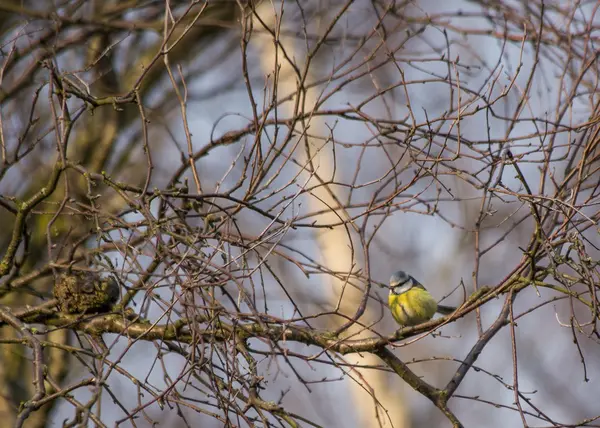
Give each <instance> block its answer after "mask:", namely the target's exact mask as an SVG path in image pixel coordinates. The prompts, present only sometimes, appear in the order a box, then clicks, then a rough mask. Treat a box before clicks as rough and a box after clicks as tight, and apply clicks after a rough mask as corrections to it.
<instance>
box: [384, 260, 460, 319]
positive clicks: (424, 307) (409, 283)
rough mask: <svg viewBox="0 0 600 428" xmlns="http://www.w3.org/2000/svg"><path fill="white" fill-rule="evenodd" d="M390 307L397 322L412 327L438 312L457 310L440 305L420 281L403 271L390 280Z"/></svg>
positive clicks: (449, 312) (447, 312)
mask: <svg viewBox="0 0 600 428" xmlns="http://www.w3.org/2000/svg"><path fill="white" fill-rule="evenodd" d="M388 305H389V306H390V310H391V311H392V315H393V317H394V319H395V320H396V322H397V323H398V324H400V325H401V326H411V325H417V324H421V323H424V322H426V321H429V320H430V319H431V318H433V316H434V315H435V313H436V312H439V313H440V314H443V315H448V314H451V313H452V312H454V311H455V310H456V308H453V307H450V306H443V305H438V304H437V302H436V301H435V299H434V298H433V296H432V295H431V294H430V293H429V291H427V290H426V289H425V287H423V284H421V283H420V282H419V281H417V280H416V279H414V278H413V277H412V276H410V275H409V274H407V273H406V272H403V271H401V270H399V271H397V272H394V274H393V275H392V276H391V278H390V295H389V297H388Z"/></svg>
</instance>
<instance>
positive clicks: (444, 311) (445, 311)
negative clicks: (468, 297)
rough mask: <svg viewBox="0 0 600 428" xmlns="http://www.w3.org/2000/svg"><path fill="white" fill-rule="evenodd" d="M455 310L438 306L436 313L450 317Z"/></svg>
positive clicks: (450, 307)
mask: <svg viewBox="0 0 600 428" xmlns="http://www.w3.org/2000/svg"><path fill="white" fill-rule="evenodd" d="M455 310H456V308H455V307H454V306H446V305H438V307H437V311H438V313H440V314H442V315H450V314H451V313H452V312H454V311H455Z"/></svg>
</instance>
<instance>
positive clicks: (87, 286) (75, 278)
mask: <svg viewBox="0 0 600 428" xmlns="http://www.w3.org/2000/svg"><path fill="white" fill-rule="evenodd" d="M54 297H56V299H57V300H58V308H59V309H60V310H61V311H62V312H66V313H70V314H75V313H93V312H107V311H109V310H110V308H111V307H112V306H113V305H114V304H115V303H116V302H117V300H118V298H119V285H118V284H117V282H116V281H115V279H114V278H111V277H106V278H102V277H100V276H99V275H97V274H95V273H91V272H73V273H69V274H61V275H59V276H58V278H57V281H56V283H55V284H54Z"/></svg>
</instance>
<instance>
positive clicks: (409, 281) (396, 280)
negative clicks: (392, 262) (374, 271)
mask: <svg viewBox="0 0 600 428" xmlns="http://www.w3.org/2000/svg"><path fill="white" fill-rule="evenodd" d="M417 284H418V282H417V280H416V279H414V278H413V277H412V276H410V275H409V274H407V273H406V272H404V271H402V270H399V271H396V272H394V273H393V274H392V276H391V277H390V294H396V295H399V294H402V293H406V292H407V291H408V290H410V289H411V288H413V287H414V286H415V285H417Z"/></svg>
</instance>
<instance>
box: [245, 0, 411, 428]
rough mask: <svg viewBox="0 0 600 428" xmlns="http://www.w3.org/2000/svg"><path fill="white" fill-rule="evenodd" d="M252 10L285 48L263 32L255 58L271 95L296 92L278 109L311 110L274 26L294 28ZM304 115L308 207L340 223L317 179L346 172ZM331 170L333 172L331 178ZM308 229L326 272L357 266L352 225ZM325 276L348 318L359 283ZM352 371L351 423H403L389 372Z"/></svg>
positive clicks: (269, 8) (311, 95)
mask: <svg viewBox="0 0 600 428" xmlns="http://www.w3.org/2000/svg"><path fill="white" fill-rule="evenodd" d="M257 15H258V16H259V17H260V21H262V22H263V23H264V24H266V25H267V26H269V28H271V29H272V30H273V32H274V34H279V38H278V43H280V45H281V46H282V47H283V50H284V51H285V54H284V52H283V51H282V50H281V49H279V52H276V50H275V41H274V40H273V38H272V37H269V36H267V37H266V38H265V40H264V42H263V45H264V46H265V48H264V50H263V52H262V57H261V63H262V67H263V71H264V73H265V74H268V75H269V76H272V78H273V80H271V82H270V83H271V84H272V87H271V90H274V88H275V87H276V88H277V94H279V95H280V97H284V96H287V95H290V94H293V93H295V95H296V96H295V97H293V98H292V100H291V101H289V102H286V103H285V104H284V108H283V110H284V111H285V113H286V115H287V116H288V117H298V116H304V115H307V116H310V114H309V113H310V112H311V111H313V110H314V109H315V105H316V104H317V102H318V99H317V97H318V93H319V88H318V87H316V88H310V89H308V90H299V89H298V83H299V82H298V75H297V73H296V71H295V70H294V67H292V65H291V64H290V62H289V61H290V59H293V60H298V59H300V58H302V55H303V54H302V52H300V51H298V50H297V49H296V46H295V43H296V40H295V39H294V38H293V37H287V36H285V35H284V34H286V31H281V33H280V31H279V30H280V26H281V29H282V30H283V29H285V30H289V31H290V33H294V31H295V30H296V29H294V28H291V29H290V28H286V26H285V24H284V23H282V22H281V21H280V20H281V15H279V14H277V13H276V11H275V10H274V9H273V5H272V3H270V2H263V3H262V4H261V5H260V6H259V7H258V8H257ZM257 21H258V20H257ZM254 25H255V28H260V27H261V25H262V24H261V23H260V22H255V24H254ZM296 65H297V66H298V67H297V69H298V70H303V64H296ZM318 68H319V67H314V66H313V67H310V70H313V69H318ZM304 77H305V78H306V79H305V81H308V82H310V81H313V80H316V79H315V77H316V76H311V75H309V76H304ZM297 97H302V99H301V100H297V99H296V98H297ZM296 102H297V103H298V105H299V106H300V107H299V108H300V110H299V111H297V112H295V111H294V104H295V103H296ZM305 120H306V122H302V125H301V126H297V128H298V129H296V131H297V132H295V135H299V136H301V137H299V138H301V139H303V140H304V144H303V142H300V144H299V145H298V147H297V149H296V150H297V151H298V152H300V153H303V154H304V157H302V156H299V158H300V159H302V160H303V162H305V163H306V164H307V165H308V167H307V170H308V172H307V173H308V174H311V175H312V177H311V178H310V180H309V181H308V182H307V184H306V187H307V188H313V187H314V189H313V190H312V191H311V194H312V197H311V198H309V204H310V205H311V206H310V211H312V212H319V211H322V210H325V211H327V212H326V213H324V214H322V215H319V217H318V222H319V223H320V224H330V223H339V222H340V216H341V217H342V219H341V220H343V221H344V222H346V221H347V220H348V216H347V212H346V210H345V209H344V208H343V206H342V204H341V203H340V201H341V200H343V198H344V195H343V194H338V193H337V192H336V189H335V188H334V187H333V186H329V185H327V184H323V183H322V182H321V181H323V182H325V183H327V182H328V181H333V180H334V178H339V177H340V176H343V174H344V173H347V171H344V169H343V168H341V167H340V166H343V165H341V162H337V170H336V171H334V165H336V162H335V159H334V154H333V151H332V150H331V148H330V147H328V138H327V134H328V128H327V127H326V126H325V121H324V120H322V119H320V118H319V117H318V116H316V117H310V118H309V119H305ZM308 128H310V131H308ZM309 135H319V136H321V137H322V138H319V139H316V138H311V137H310V136H309ZM334 174H335V175H336V176H337V177H334ZM342 181H343V180H342ZM320 183H321V184H320ZM330 208H334V209H336V211H337V212H334V211H333V210H330ZM312 233H314V234H315V235H316V240H317V243H318V246H319V248H320V254H319V259H320V262H321V264H322V265H323V266H326V267H327V269H328V270H329V271H332V272H352V271H356V270H358V268H357V266H359V265H360V261H359V260H358V259H357V257H356V254H355V253H354V252H353V251H352V242H350V240H351V237H352V230H350V229H348V230H347V229H346V227H345V225H342V226H339V227H334V228H332V229H329V228H318V229H315V230H314V231H313V232H312ZM328 281H329V284H328V285H329V286H330V288H329V303H330V306H331V307H332V308H335V307H336V306H338V302H339V312H340V313H342V314H345V315H346V316H348V317H353V316H354V314H355V313H356V311H357V309H358V307H359V305H360V302H361V300H362V299H363V295H364V287H361V288H360V289H359V288H355V287H353V286H351V285H350V284H347V283H345V281H343V280H342V279H338V278H335V277H334V276H333V275H330V276H329V277H328ZM323 284H326V282H325V281H323ZM340 297H341V300H340ZM338 319H339V318H338ZM360 321H361V323H362V324H371V323H372V322H373V321H374V320H373V319H372V316H370V314H369V312H368V311H366V312H365V313H364V314H363V315H362V317H361V318H360ZM334 322H335V321H334ZM335 324H336V325H329V326H327V327H328V328H333V329H335V328H338V327H341V325H342V324H341V323H339V322H335ZM358 328H359V327H357V326H356V325H354V326H353V327H351V328H350V329H349V330H347V331H346V334H347V335H352V337H353V338H360V337H365V336H366V335H367V334H366V333H368V332H363V333H365V334H361V333H359V334H358V335H357V331H358ZM345 359H346V361H347V362H348V363H349V364H356V365H367V366H376V365H378V364H380V360H379V359H378V358H377V357H376V356H374V355H372V354H363V355H349V356H347V357H345ZM357 370H358V371H359V372H360V376H352V378H353V381H350V382H349V383H348V384H349V385H351V394H352V396H353V401H354V402H353V404H352V405H351V406H348V407H347V408H349V409H352V410H353V411H355V412H356V413H357V415H356V416H357V417H359V418H360V422H357V423H356V425H355V426H363V427H378V426H390V421H391V423H392V426H393V427H395V428H404V427H408V426H409V423H410V416H409V414H408V408H407V407H406V406H405V402H406V400H404V399H403V395H404V394H403V389H402V388H401V387H398V385H391V384H390V382H389V380H390V379H389V378H390V377H389V376H388V374H387V373H386V372H385V371H380V370H361V369H357Z"/></svg>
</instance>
